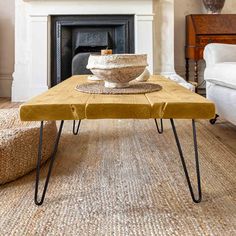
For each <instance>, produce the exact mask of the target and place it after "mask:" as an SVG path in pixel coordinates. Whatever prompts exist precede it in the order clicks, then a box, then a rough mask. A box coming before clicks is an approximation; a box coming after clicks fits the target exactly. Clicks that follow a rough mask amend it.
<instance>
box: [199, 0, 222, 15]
mask: <svg viewBox="0 0 236 236" xmlns="http://www.w3.org/2000/svg"><path fill="white" fill-rule="evenodd" d="M203 4H204V6H205V8H206V10H207V13H208V14H220V13H221V11H222V9H223V7H224V5H225V0H203Z"/></svg>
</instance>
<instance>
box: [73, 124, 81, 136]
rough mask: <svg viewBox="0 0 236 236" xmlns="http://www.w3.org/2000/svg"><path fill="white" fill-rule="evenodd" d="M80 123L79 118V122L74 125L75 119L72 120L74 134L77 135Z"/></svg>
mask: <svg viewBox="0 0 236 236" xmlns="http://www.w3.org/2000/svg"><path fill="white" fill-rule="evenodd" d="M80 124H81V120H79V123H78V125H77V127H76V121H75V120H74V121H73V134H74V135H78V133H79V128H80Z"/></svg>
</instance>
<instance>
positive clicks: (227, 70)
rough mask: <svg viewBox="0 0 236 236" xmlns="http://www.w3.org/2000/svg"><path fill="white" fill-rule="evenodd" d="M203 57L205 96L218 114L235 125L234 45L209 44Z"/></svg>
mask: <svg viewBox="0 0 236 236" xmlns="http://www.w3.org/2000/svg"><path fill="white" fill-rule="evenodd" d="M204 59H205V61H206V70H205V73H204V79H205V81H206V92H207V98H208V99H210V100H212V101H214V102H215V104H216V109H217V114H218V115H219V116H221V117H222V118H224V119H226V120H228V121H230V122H231V123H233V124H235V125H236V45H229V44H209V45H207V46H206V48H205V50H204Z"/></svg>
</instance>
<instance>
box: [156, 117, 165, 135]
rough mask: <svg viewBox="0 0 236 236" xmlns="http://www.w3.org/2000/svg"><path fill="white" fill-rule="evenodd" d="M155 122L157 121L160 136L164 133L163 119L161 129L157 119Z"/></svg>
mask: <svg viewBox="0 0 236 236" xmlns="http://www.w3.org/2000/svg"><path fill="white" fill-rule="evenodd" d="M154 120H155V124H156V127H157V132H158V133H159V134H163V132H164V127H163V119H161V128H160V127H159V125H158V122H157V119H154Z"/></svg>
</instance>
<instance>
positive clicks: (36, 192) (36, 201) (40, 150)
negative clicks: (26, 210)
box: [34, 121, 64, 206]
mask: <svg viewBox="0 0 236 236" xmlns="http://www.w3.org/2000/svg"><path fill="white" fill-rule="evenodd" d="M43 123H44V122H43V121H41V126H40V137H39V148H38V162H37V169H36V183H35V195H34V202H35V204H36V205H38V206H40V205H42V204H43V201H44V198H45V194H46V192H47V187H48V183H49V180H50V176H51V173H52V168H53V164H54V161H55V157H56V153H57V149H58V144H59V141H60V137H61V133H62V128H63V125H64V121H61V124H60V128H59V131H58V134H57V138H56V141H55V144H54V149H53V152H52V154H51V157H50V159H49V160H50V164H49V169H48V174H47V177H46V181H45V184H44V189H43V193H42V197H41V199H40V200H38V188H39V178H40V165H41V160H42V146H43Z"/></svg>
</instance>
